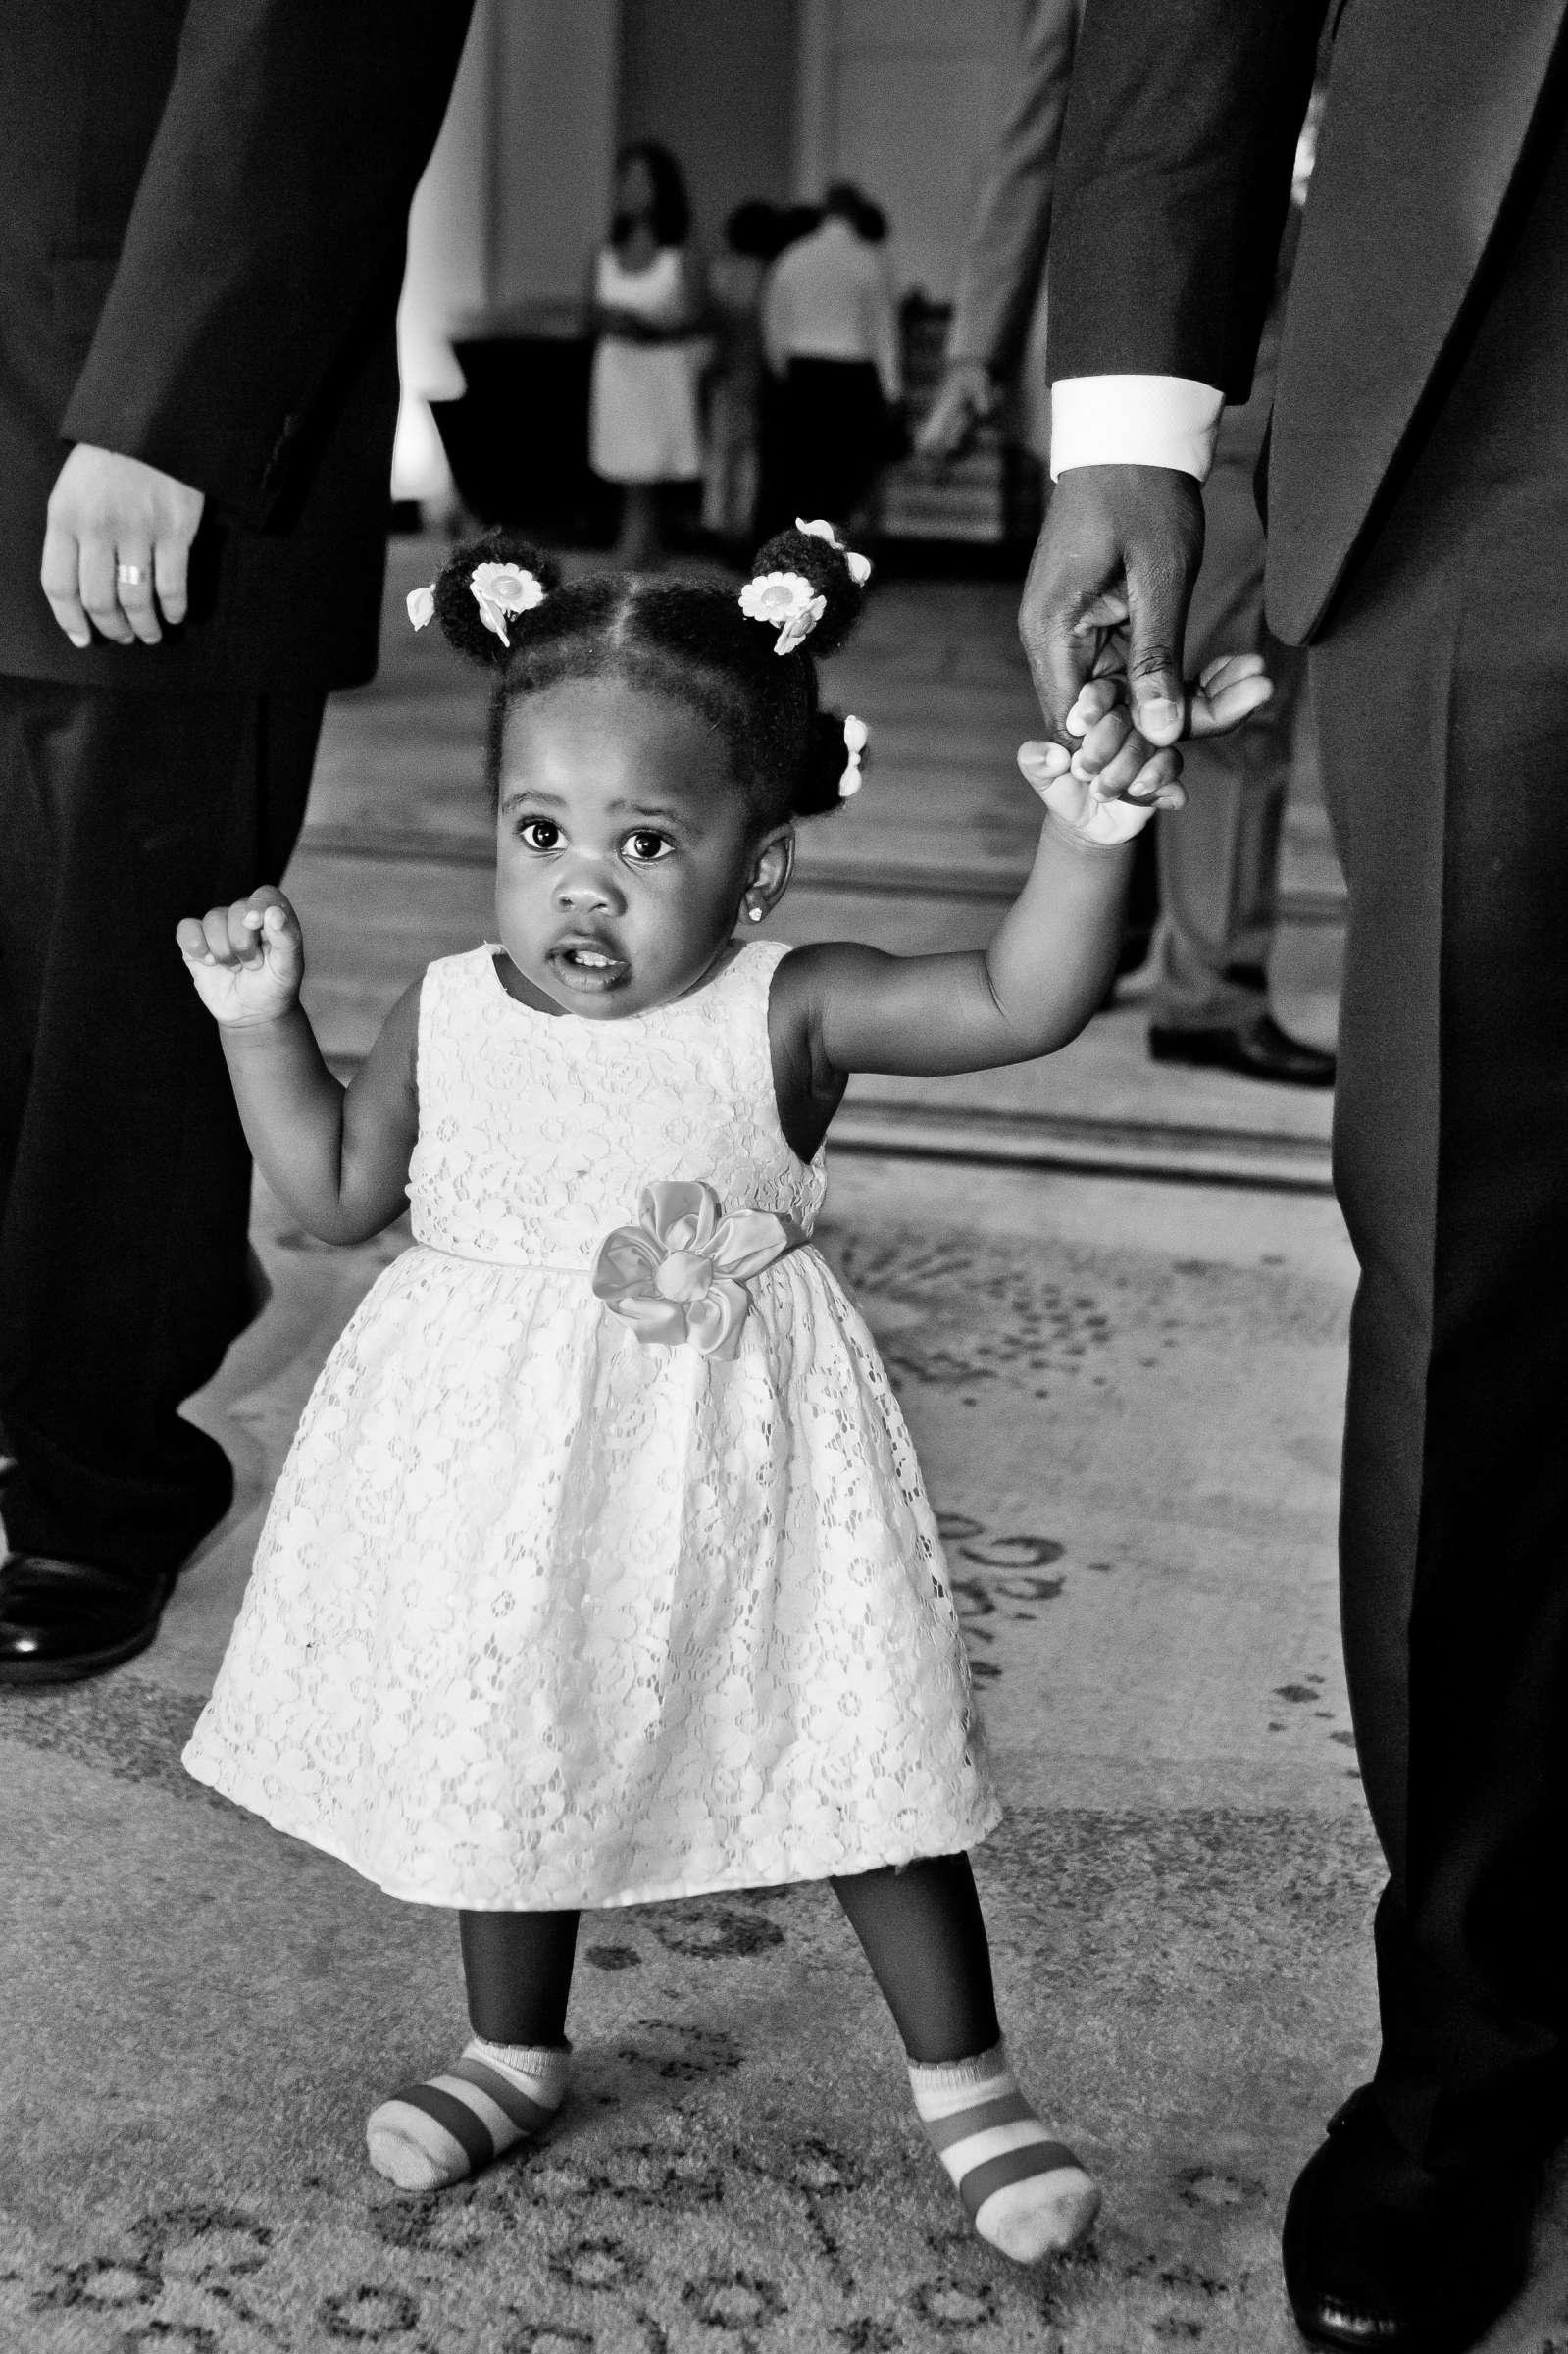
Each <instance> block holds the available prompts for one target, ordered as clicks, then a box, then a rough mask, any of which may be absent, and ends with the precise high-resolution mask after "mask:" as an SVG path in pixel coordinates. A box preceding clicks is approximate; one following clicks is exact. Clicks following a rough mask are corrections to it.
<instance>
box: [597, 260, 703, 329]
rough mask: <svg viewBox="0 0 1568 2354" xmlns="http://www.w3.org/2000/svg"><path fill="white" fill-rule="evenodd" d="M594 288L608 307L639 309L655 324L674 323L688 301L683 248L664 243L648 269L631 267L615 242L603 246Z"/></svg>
mask: <svg viewBox="0 0 1568 2354" xmlns="http://www.w3.org/2000/svg"><path fill="white" fill-rule="evenodd" d="M594 291H595V293H596V294H597V296H598V298H599V300H600V302H602V303H603V304H604V305H605V306H606V308H607V309H610V310H617V311H635V312H637V313H638V314H639V315H640V316H641V317H643V318H645V319H647V320H648V321H649V322H650V323H651V324H652V325H654V326H660V325H665V324H669V323H673V322H674V320H675V319H676V318H677V317H678V316H679V314H680V311H681V308H682V304H683V301H684V279H683V269H682V261H681V249H680V247H679V246H676V245H661V246H660V248H659V250H658V252H657V253H656V254H655V255H654V257H653V259H652V261H651V262H649V263H648V265H647V267H646V268H645V269H642V270H628V269H627V267H626V266H625V264H624V263H623V262H622V260H621V257H620V255H619V254H618V253H617V252H616V250H615V247H614V246H613V245H605V246H602V247H601V248H600V251H599V260H598V267H597V270H596V271H595V273H594Z"/></svg>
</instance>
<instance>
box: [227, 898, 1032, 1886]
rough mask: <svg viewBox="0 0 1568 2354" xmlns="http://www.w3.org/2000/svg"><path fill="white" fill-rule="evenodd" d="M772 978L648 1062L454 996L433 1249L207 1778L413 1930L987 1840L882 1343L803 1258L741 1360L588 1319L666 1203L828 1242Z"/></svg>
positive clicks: (798, 1251)
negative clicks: (646, 1224) (657, 1197)
mask: <svg viewBox="0 0 1568 2354" xmlns="http://www.w3.org/2000/svg"><path fill="white" fill-rule="evenodd" d="M784 953H785V951H784V948H783V947H779V946H778V945H776V944H769V943H763V942H754V943H750V944H748V945H746V946H744V947H739V948H737V950H736V951H735V953H734V955H733V960H732V961H731V962H730V964H728V965H727V966H726V967H725V968H724V969H723V970H722V971H721V972H720V974H719V975H718V976H717V977H716V978H715V979H714V980H713V981H711V982H710V983H709V984H707V986H706V987H704V988H703V989H701V990H700V991H698V992H696V993H695V994H693V995H692V996H691V997H689V998H683V999H682V1000H681V1001H680V1002H678V1003H676V1004H673V1005H667V1006H663V1007H660V1008H658V1009H657V1010H656V1011H654V1012H651V1013H647V1014H637V1015H632V1016H630V1017H628V1018H627V1019H625V1020H622V1021H609V1022H590V1021H583V1020H579V1019H576V1018H574V1017H572V1016H570V1015H566V1016H560V1017H554V1018H552V1017H550V1016H548V1015H542V1014H537V1013H534V1012H532V1011H531V1010H530V1009H529V1008H528V1007H526V1006H524V1005H521V1004H519V1003H518V1002H517V1001H516V999H514V998H511V997H510V996H509V995H508V994H507V992H506V990H505V989H504V988H503V986H502V984H501V981H500V978H499V976H498V974H497V973H496V970H495V965H494V959H493V953H492V951H491V950H490V949H488V948H480V949H476V950H475V951H474V952H473V953H472V954H469V955H464V956H453V957H448V958H445V959H444V960H442V961H441V962H439V963H436V964H432V965H431V966H430V969H429V971H428V972H427V974H426V977H425V982H424V986H423V991H422V996H421V1005H420V1029H419V1097H420V1128H419V1142H418V1145H417V1147H416V1149H415V1153H414V1160H413V1166H412V1171H411V1175H410V1182H409V1193H410V1197H411V1200H412V1203H413V1222H414V1231H415V1234H416V1236H417V1237H418V1240H417V1242H416V1244H415V1246H414V1248H413V1249H411V1250H409V1251H407V1252H405V1253H404V1254H403V1255H402V1256H401V1257H400V1258H398V1259H397V1260H396V1261H395V1262H394V1263H393V1264H392V1265H391V1266H390V1267H388V1268H387V1269H386V1271H385V1273H384V1274H383V1275H382V1276H381V1277H380V1278H379V1281H378V1282H377V1284H376V1285H375V1287H374V1289H373V1290H372V1291H371V1292H370V1293H369V1295H368V1296H367V1298H366V1300H365V1301H364V1303H363V1305H361V1307H360V1308H359V1310H358V1312H357V1313H356V1314H355V1316H354V1317H353V1319H352V1321H351V1322H350V1323H349V1325H348V1326H347V1328H346V1329H345V1331H344V1333H343V1335H342V1337H341V1339H340V1340H339V1341H338V1343H337V1345H336V1347H335V1348H334V1349H333V1351H332V1354H331V1356H329V1359H328V1361H327V1364H326V1366H325V1368H324V1369H323V1372H322V1375H321V1378H320V1380H319V1381H318V1383H317V1385H316V1388H315V1391H314V1393H313V1395H312V1397H311V1400H310V1403H309V1405H308V1406H307V1407H306V1409H305V1414H304V1418H303V1420H302V1421H301V1423H300V1427H299V1431H298V1434H297V1436H296V1438H295V1440H294V1444H293V1448H292V1450H291V1452H290V1454H289V1457H288V1460H287V1462H286V1464H285V1465H284V1468H283V1473H282V1476H281V1478H280V1479H279V1481H278V1490H277V1493H276V1495H275V1496H274V1499H273V1504H272V1509H271V1510H270V1512H269V1514H268V1517H267V1523H266V1527H265V1528H264V1530H263V1532H262V1538H261V1543H260V1546H259V1548H258V1551H257V1557H256V1565H255V1568H254V1571H253V1572H252V1576H251V1581H250V1585H249V1588H248V1590H247V1592H246V1596H245V1601H244V1606H243V1608H242V1610H241V1612H240V1614H239V1617H238V1620H237V1622H236V1624H235V1627H234V1632H233V1635H232V1638H231V1639H230V1642H229V1646H228V1656H227V1657H226V1659H225V1661H224V1663H223V1666H222V1668H221V1670H220V1672H219V1677H218V1682H217V1685H216V1688H215V1690H214V1692H213V1696H212V1698H211V1700H210V1701H209V1702H208V1704H207V1707H206V1709H205V1710H204V1712H203V1714H202V1716H201V1719H200V1721H199V1722H198V1724H197V1726H196V1729H195V1731H194V1733H193V1734H192V1736H191V1739H190V1742H189V1745H188V1747H187V1748H186V1751H185V1764H186V1766H188V1768H189V1770H190V1771H191V1772H192V1773H193V1774H195V1775H196V1776H197V1778H198V1779H199V1780H201V1781H204V1782H209V1783H211V1784H212V1785H213V1786H214V1787H215V1788H217V1789H219V1790H222V1791H224V1792H225V1793H226V1794H227V1795H228V1797H229V1798H232V1799H235V1800H237V1801H238V1802H239V1803H240V1804H241V1805H242V1806H246V1807H249V1808H252V1809H253V1810H254V1811H255V1812H256V1813H257V1814H259V1815H262V1816H265V1817H266V1818H267V1819H268V1821H270V1822H272V1823H274V1824H276V1825H277V1827H278V1829H279V1830H283V1831H288V1832H291V1833H293V1834H294V1835H295V1836H297V1837H299V1838H302V1839H307V1840H309V1841H311V1842H312V1843H313V1844H314V1845H315V1846H317V1847H321V1848H325V1849H326V1850H327V1851H328V1852H329V1854H331V1855H334V1856H339V1857H341V1858H342V1859H343V1860H344V1861H345V1862H347V1863H349V1864H351V1865H352V1866H353V1867H354V1868H355V1869H356V1870H358V1871H361V1872H363V1873H365V1874H366V1875H367V1876H368V1877H369V1878H370V1879H372V1880H375V1881H377V1882H378V1883H379V1885H380V1886H381V1887H382V1888H384V1889H385V1890H386V1891H387V1892H388V1893H389V1894H391V1895H393V1896H399V1897H405V1898H410V1899H414V1900H416V1901H421V1902H428V1903H431V1904H440V1905H449V1906H460V1907H467V1908H472V1909H474V1910H496V1911H501V1910H507V1909H512V1908H517V1909H524V1910H531V1909H536V1908H538V1909H542V1908H549V1907H559V1906H585V1907H592V1906H604V1905H620V1904H638V1903H642V1902H644V1901H646V1900H647V1899H649V1898H654V1897H664V1896H678V1895H680V1896H684V1895H693V1894H696V1893H699V1892H701V1891H704V1890H710V1889H717V1888H730V1887H744V1886H747V1885H758V1884H763V1883H767V1882H776V1881H784V1880H797V1879H819V1878H822V1877H825V1876H826V1875H827V1874H829V1873H833V1872H853V1871H863V1870H869V1869H871V1868H873V1867H874V1866H877V1865H882V1864H897V1863H903V1862H906V1861H908V1860H909V1859H910V1858H911V1857H915V1856H922V1855H939V1854H943V1853H946V1852H949V1851H951V1850H955V1849H960V1848H966V1847H970V1846H972V1845H973V1844H974V1843H975V1842H976V1841H977V1840H979V1839H981V1838H983V1837H984V1836H985V1834H986V1832H987V1831H988V1830H990V1829H991V1828H993V1826H994V1825H995V1823H996V1822H997V1821H998V1819H999V1817H1000V1808H999V1806H998V1804H997V1801H996V1797H995V1793H994V1790H993V1788H992V1784H991V1780H990V1775H989V1772H988V1769H987V1766H986V1758H985V1749H984V1741H983V1737H982V1733H981V1728H980V1724H979V1721H978V1718H977V1715H976V1711H975V1704H974V1699H973V1695H972V1691H971V1685H970V1675H969V1665H968V1661H967V1659H966V1657H965V1653H964V1648H963V1643H962V1640H961V1638H960V1634H959V1628H958V1619H957V1614H956V1612H955V1610H954V1606H953V1603H952V1600H951V1597H950V1595H949V1593H948V1591H947V1585H946V1580H945V1576H944V1570H943V1561H942V1555H941V1548H940V1544H939V1542H938V1539H937V1536H936V1526H935V1524H934V1521H933V1518H932V1513H931V1510H930V1507H929V1506H928V1504H927V1501H926V1497H925V1494H924V1491H923V1489H922V1487H921V1481H920V1473H919V1470H918V1468H917V1466H916V1463H915V1458H914V1453H913V1450H912V1449H911V1446H910V1442H909V1435H908V1432H907V1431H906V1429H905V1427H904V1421H903V1416H902V1414H901V1413H900V1412H899V1409H898V1406H897V1403H896V1401H895V1400H894V1398H893V1396H892V1394H891V1391H890V1390H889V1388H888V1385H887V1379H886V1376H885V1372H884V1370H883V1367H882V1365H881V1362H880V1361H879V1358H878V1356H877V1352H876V1349H875V1346H874V1345H873V1343H872V1340H871V1337H870V1335H869V1334H868V1332H867V1330H866V1327H865V1325H864V1323H863V1322H862V1321H861V1318H860V1316H859V1315H858V1314H857V1313H856V1311H855V1309H854V1307H853V1306H852V1305H851V1304H850V1303H849V1301H848V1300H847V1299H846V1297H845V1295H844V1293H843V1291H842V1290H841V1288H840V1287H839V1285H838V1283H837V1282H836V1281H835V1277H834V1276H833V1275H832V1273H831V1272H830V1271H829V1269H828V1267H827V1266H826V1265H825V1264H824V1262H823V1260H822V1259H821V1257H820V1256H819V1255H818V1254H817V1253H816V1252H815V1251H814V1250H813V1249H812V1248H811V1247H810V1246H809V1244H802V1245H801V1246H800V1247H798V1248H795V1249H792V1250H790V1251H789V1252H788V1253H787V1254H786V1255H784V1256H783V1257H780V1258H778V1259H777V1260H776V1261H775V1262H774V1263H773V1264H772V1265H769V1266H767V1267H765V1268H764V1269H763V1270H762V1271H761V1272H760V1273H758V1274H755V1275H754V1276H752V1277H751V1278H750V1280H749V1282H748V1284H747V1287H746V1288H747V1291H748V1293H749V1298H750V1305H749V1311H748V1312H747V1313H746V1315H745V1316H744V1319H743V1321H742V1322H741V1324H740V1327H739V1333H738V1344H737V1346H736V1348H735V1352H734V1355H733V1357H730V1358H725V1357H722V1356H703V1355H701V1354H699V1352H698V1351H697V1350H696V1349H695V1348H693V1347H691V1346H689V1345H684V1344H683V1345H681V1346H661V1345H652V1346H650V1345H647V1344H646V1343H644V1342H643V1341H640V1340H639V1339H638V1338H637V1337H636V1335H635V1333H634V1332H633V1330H632V1327H631V1326H630V1325H629V1324H628V1323H627V1322H625V1321H624V1320H623V1319H622V1318H621V1316H619V1315H618V1314H617V1313H616V1312H615V1311H614V1310H613V1309H612V1307H611V1306H610V1305H607V1304H606V1303H604V1302H603V1301H601V1300H600V1299H598V1298H596V1297H595V1296H594V1294H593V1292H592V1291H591V1290H590V1287H589V1279H588V1270H589V1268H590V1266H591V1264H592V1262H593V1260H594V1257H595V1253H596V1250H597V1246H598V1244H599V1241H600V1239H601V1237H602V1236H603V1235H604V1234H605V1232H606V1231H607V1230H608V1229H611V1228H614V1227H617V1226H621V1225H624V1224H626V1223H627V1222H628V1221H630V1220H632V1219H633V1218H634V1217H635V1214H636V1208H637V1201H638V1196H639V1193H640V1191H641V1188H642V1187H643V1186H644V1185H645V1184H647V1183H648V1182H649V1181H650V1180H655V1179H670V1180H701V1181H703V1182H705V1183H706V1184H708V1185H710V1186H712V1188H713V1189H714V1191H715V1192H716V1194H717V1195H718V1197H719V1202H720V1203H721V1205H722V1207H723V1208H724V1210H725V1211H727V1212H730V1211H734V1210H740V1209H746V1208H753V1209H761V1210H768V1211H773V1212H776V1213H778V1214H780V1215H782V1216H784V1217H785V1218H787V1219H789V1220H790V1221H792V1222H793V1225H794V1227H795V1228H796V1229H798V1230H799V1231H801V1232H803V1233H809V1231H810V1228H811V1225H812V1221H813V1219H814V1217H815V1215H816V1212H817V1210H818V1208H819V1206H820V1204H821V1201H822V1196H823V1190H824V1176H823V1168H822V1158H821V1155H820V1154H819V1156H818V1158H817V1160H816V1161H814V1162H813V1163H812V1164H811V1165H810V1166H809V1167H808V1166H806V1165H805V1164H804V1163H803V1162H801V1161H800V1160H798V1159H797V1158H796V1157H795V1155H794V1154H793V1153H792V1152H791V1151H790V1149H789V1147H788V1145H787V1144H786V1143H785V1142H784V1136H783V1134H782V1132H781V1130H780V1126H779V1118H778V1111H777V1108H776V1104H775V1099H774V1088H773V1075H772V1068H771V1063H770V1058H769V1050H768V1031H767V1015H768V993H769V988H770V985H771V982H772V977H773V973H774V971H775V968H776V966H777V964H778V962H779V959H780V958H781V956H782V955H784Z"/></svg>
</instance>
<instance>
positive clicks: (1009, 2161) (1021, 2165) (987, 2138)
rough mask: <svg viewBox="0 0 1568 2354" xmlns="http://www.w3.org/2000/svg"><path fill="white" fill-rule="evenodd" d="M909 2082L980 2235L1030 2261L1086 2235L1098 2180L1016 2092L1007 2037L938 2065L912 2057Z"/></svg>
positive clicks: (1009, 2253) (1096, 2207)
mask: <svg viewBox="0 0 1568 2354" xmlns="http://www.w3.org/2000/svg"><path fill="white" fill-rule="evenodd" d="M909 2082H910V2086H911V2089H912V2090H913V2092H914V2095H915V2107H916V2109H917V2110H918V2112H919V2114H920V2122H921V2124H923V2125H924V2126H925V2128H926V2131H927V2134H928V2135H929V2137H930V2140H931V2145H932V2147H933V2149H935V2150H936V2152H937V2153H938V2155H939V2156H940V2158H941V2162H942V2164H943V2166H945V2167H946V2169H947V2172H948V2174H949V2175H951V2176H952V2178H953V2181H954V2182H955V2183H956V2185H957V2187H958V2195H959V2197H960V2198H961V2199H962V2200H963V2202H964V2205H965V2207H966V2208H967V2210H968V2212H969V2220H970V2222H971V2223H972V2224H973V2225H974V2226H975V2228H976V2230H977V2231H978V2232H979V2233H980V2236H981V2238H982V2239H988V2240H989V2241H990V2243H991V2245H992V2247H995V2248H1000V2249H1001V2252H1002V2254H1003V2255H1004V2256H1011V2257H1012V2258H1013V2260H1014V2262H1015V2263H1017V2264H1036V2263H1037V2262H1038V2261H1039V2259H1040V2258H1041V2257H1042V2256H1049V2255H1053V2254H1056V2253H1059V2252H1060V2251H1061V2250H1062V2249H1063V2248H1070V2247H1072V2246H1073V2245H1074V2244H1075V2242H1076V2241H1078V2240H1080V2239H1082V2238H1083V2236H1084V2234H1085V2232H1086V2231H1087V2229H1088V2227H1089V2226H1090V2224H1092V2222H1093V2221H1094V2218H1095V2216H1096V2215H1097V2214H1098V2213H1099V2204H1100V2194H1099V2186H1098V2184H1097V2183H1096V2182H1095V2181H1094V2180H1093V2179H1092V2177H1091V2176H1090V2175H1087V2174H1086V2173H1085V2172H1084V2169H1083V2168H1082V2167H1081V2166H1080V2165H1079V2163H1078V2160H1077V2159H1076V2158H1075V2157H1074V2155H1073V2153H1072V2151H1071V2150H1070V2149H1068V2148H1067V2147H1066V2145H1065V2143H1063V2142H1060V2141H1057V2140H1055V2139H1054V2138H1053V2137H1052V2135H1051V2134H1050V2133H1049V2132H1048V2131H1047V2129H1046V2128H1045V2126H1044V2125H1042V2124H1040V2121H1039V2119H1038V2118H1037V2116H1036V2114H1035V2112H1034V2110H1033V2108H1032V2107H1031V2106H1030V2104H1029V2102H1028V2101H1027V2100H1026V2099H1025V2098H1024V2095H1023V2094H1022V2093H1021V2092H1020V2091H1019V2089H1018V2079H1017V2078H1016V2077H1015V2075H1014V2074H1013V2072H1012V2069H1011V2067H1010V2066H1009V2065H1008V2059H1007V2046H1006V2045H1005V2044H1004V2043H998V2044H997V2045H996V2046H995V2047H994V2048H993V2049H992V2050H991V2051H988V2052H982V2053H980V2054H979V2056H978V2057H977V2058H976V2059H973V2060H952V2061H949V2062H947V2063H945V2064H944V2065H942V2066H939V2067H935V2068H927V2067H923V2066H922V2065H921V2064H920V2063H919V2062H917V2061H914V2060H912V2061H911V2062H910V2064H909Z"/></svg>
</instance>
